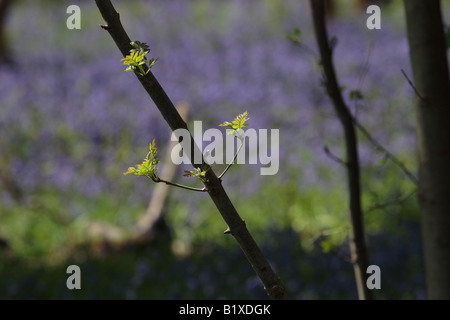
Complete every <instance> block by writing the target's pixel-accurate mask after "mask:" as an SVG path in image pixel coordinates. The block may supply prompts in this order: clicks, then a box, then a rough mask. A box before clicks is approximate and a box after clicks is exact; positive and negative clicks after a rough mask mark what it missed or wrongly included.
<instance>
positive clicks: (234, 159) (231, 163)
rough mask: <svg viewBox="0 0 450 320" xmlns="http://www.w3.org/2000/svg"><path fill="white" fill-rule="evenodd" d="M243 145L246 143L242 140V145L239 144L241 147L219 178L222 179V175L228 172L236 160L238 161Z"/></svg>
mask: <svg viewBox="0 0 450 320" xmlns="http://www.w3.org/2000/svg"><path fill="white" fill-rule="evenodd" d="M243 145H244V143H242V142H241V145H240V146H239V149H238V150H237V151H236V153H235V155H234V157H233V160H231V162H230V163H229V164H228V166H227V167H226V168H225V170H223V172H222V173H221V174H220V175H219V176H218V178H219V179H222V177H223V176H224V175H225V173H227V171H228V169H230V168H231V166H232V165H233V164H234V161H236V158H237V156H238V153H239V152H240V151H241V149H242V146H243ZM233 149H234V148H233Z"/></svg>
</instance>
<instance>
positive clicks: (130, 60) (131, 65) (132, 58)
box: [120, 41, 158, 76]
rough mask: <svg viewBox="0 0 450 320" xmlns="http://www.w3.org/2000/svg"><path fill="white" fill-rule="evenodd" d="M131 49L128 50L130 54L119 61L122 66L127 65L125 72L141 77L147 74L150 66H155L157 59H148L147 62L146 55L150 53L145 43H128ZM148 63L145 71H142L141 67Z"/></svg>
mask: <svg viewBox="0 0 450 320" xmlns="http://www.w3.org/2000/svg"><path fill="white" fill-rule="evenodd" d="M130 44H131V46H132V47H133V49H131V50H130V54H129V55H127V56H126V57H125V58H123V59H121V60H120V61H123V64H124V65H128V67H127V68H126V69H125V71H136V72H137V73H138V74H140V75H141V76H144V75H146V74H147V73H149V71H150V69H151V68H152V66H153V65H154V64H155V62H156V60H158V59H156V60H155V59H153V58H152V59H150V61H148V60H147V57H146V55H147V54H148V53H149V52H150V49H149V47H148V45H147V44H146V43H141V42H139V41H133V42H130ZM147 63H148V69H147V71H144V68H143V65H145V64H147Z"/></svg>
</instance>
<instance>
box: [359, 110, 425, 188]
mask: <svg viewBox="0 0 450 320" xmlns="http://www.w3.org/2000/svg"><path fill="white" fill-rule="evenodd" d="M353 123H354V124H355V126H356V127H357V128H358V129H359V130H360V131H361V132H362V133H363V134H364V135H365V136H366V138H367V140H369V142H370V143H371V144H373V145H374V146H375V148H376V149H377V150H378V151H381V152H383V153H384V155H385V156H386V157H387V158H388V159H389V160H391V161H392V162H393V163H394V164H395V165H396V166H398V167H399V168H400V170H402V172H403V173H404V174H405V175H406V176H407V177H408V178H409V180H411V181H412V182H413V183H414V184H415V185H417V184H418V183H419V180H418V179H417V178H416V176H414V174H413V173H412V172H411V171H409V170H408V168H406V166H405V165H404V164H403V163H402V162H401V161H400V160H398V159H397V157H396V156H394V155H393V154H392V153H390V152H389V151H388V150H387V149H386V148H385V147H383V146H382V145H381V143H379V142H378V141H377V140H376V139H375V138H374V137H373V136H372V135H371V134H370V133H369V132H368V131H367V129H366V128H365V127H364V126H363V125H362V124H360V123H359V122H358V121H357V120H356V119H355V118H353Z"/></svg>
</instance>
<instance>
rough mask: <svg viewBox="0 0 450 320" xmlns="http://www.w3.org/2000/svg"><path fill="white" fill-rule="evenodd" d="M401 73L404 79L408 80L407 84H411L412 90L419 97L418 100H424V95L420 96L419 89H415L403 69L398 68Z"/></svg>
mask: <svg viewBox="0 0 450 320" xmlns="http://www.w3.org/2000/svg"><path fill="white" fill-rule="evenodd" d="M400 70H401V71H402V73H403V76H404V77H405V79H406V81H408V83H409V85H410V86H411V88H413V90H414V92H415V93H416V95H417V96H418V97H419V99H420V100H422V101H426V99H425V98H424V97H422V95H421V94H420V93H419V91H418V90H417V88H416V86H415V85H414V83H413V82H412V80H411V79H409V77H408V75H407V74H406V72H405V70H403V69H400Z"/></svg>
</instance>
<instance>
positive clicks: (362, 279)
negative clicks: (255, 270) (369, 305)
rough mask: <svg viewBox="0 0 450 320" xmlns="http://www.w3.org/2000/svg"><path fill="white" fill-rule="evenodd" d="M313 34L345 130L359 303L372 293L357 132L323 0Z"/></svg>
mask: <svg viewBox="0 0 450 320" xmlns="http://www.w3.org/2000/svg"><path fill="white" fill-rule="evenodd" d="M310 4H311V8H312V15H313V22H314V31H315V33H316V39H317V43H318V46H319V51H320V57H321V66H322V73H323V74H322V75H323V78H324V82H325V87H326V90H327V93H328V95H329V96H330V98H331V100H332V102H333V105H334V109H335V111H336V113H337V115H338V117H339V120H340V121H341V123H342V126H343V128H344V135H345V146H346V159H345V163H346V164H347V177H348V188H349V196H350V199H349V202H350V220H351V228H350V239H349V242H350V243H349V244H350V252H351V256H352V261H353V268H354V272H355V279H356V286H357V289H358V296H359V299H361V300H366V299H373V296H372V292H371V291H370V290H369V289H368V288H367V286H366V281H367V274H366V270H367V266H368V258H367V250H366V244H365V239H364V224H363V213H362V209H361V186H360V173H359V171H360V169H359V160H358V145H357V136H356V130H355V127H354V124H353V117H352V115H351V113H350V110H349V108H348V107H347V105H346V104H345V102H344V100H343V98H342V94H341V90H340V88H339V84H338V81H337V78H336V73H335V70H334V64H333V60H332V49H331V47H330V41H329V39H328V34H327V28H326V23H325V4H324V0H310Z"/></svg>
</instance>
